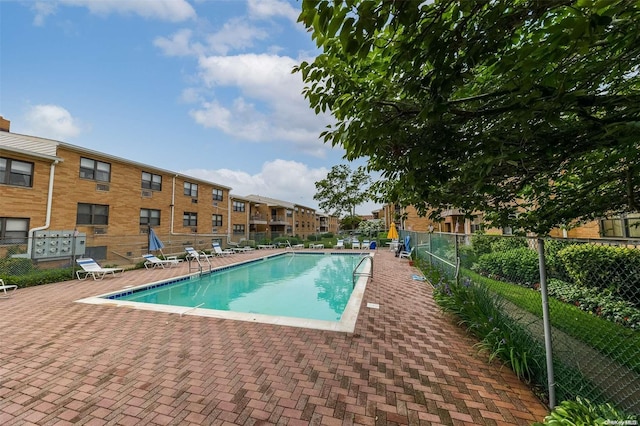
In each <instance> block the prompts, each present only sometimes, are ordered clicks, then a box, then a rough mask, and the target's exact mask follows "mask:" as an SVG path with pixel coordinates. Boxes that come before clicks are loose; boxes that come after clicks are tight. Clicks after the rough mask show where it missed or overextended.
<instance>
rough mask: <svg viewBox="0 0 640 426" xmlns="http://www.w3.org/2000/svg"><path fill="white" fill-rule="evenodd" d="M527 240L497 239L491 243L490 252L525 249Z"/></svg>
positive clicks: (519, 238)
mask: <svg viewBox="0 0 640 426" xmlns="http://www.w3.org/2000/svg"><path fill="white" fill-rule="evenodd" d="M527 247H529V246H528V245H527V239H526V238H524V237H499V238H494V239H493V241H492V242H491V251H493V252H496V251H509V250H515V249H519V248H527Z"/></svg>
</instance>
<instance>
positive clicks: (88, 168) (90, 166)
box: [80, 158, 111, 182]
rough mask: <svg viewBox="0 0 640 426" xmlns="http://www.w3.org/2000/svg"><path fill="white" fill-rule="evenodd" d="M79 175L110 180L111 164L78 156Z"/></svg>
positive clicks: (105, 180) (104, 180)
mask: <svg viewBox="0 0 640 426" xmlns="http://www.w3.org/2000/svg"><path fill="white" fill-rule="evenodd" d="M80 177H81V178H83V179H92V180H99V181H101V182H109V181H111V164H109V163H104V162H102V161H97V160H92V159H90V158H80Z"/></svg>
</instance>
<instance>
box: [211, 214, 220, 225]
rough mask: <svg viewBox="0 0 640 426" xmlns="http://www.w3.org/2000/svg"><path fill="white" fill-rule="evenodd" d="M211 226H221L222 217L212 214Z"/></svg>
mask: <svg viewBox="0 0 640 426" xmlns="http://www.w3.org/2000/svg"><path fill="white" fill-rule="evenodd" d="M211 225H212V226H214V227H216V226H222V215H221V214H214V215H213V216H211Z"/></svg>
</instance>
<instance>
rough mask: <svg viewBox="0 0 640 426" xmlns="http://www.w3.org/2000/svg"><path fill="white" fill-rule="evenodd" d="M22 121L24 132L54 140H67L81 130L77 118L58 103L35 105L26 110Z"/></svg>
mask: <svg viewBox="0 0 640 426" xmlns="http://www.w3.org/2000/svg"><path fill="white" fill-rule="evenodd" d="M24 121H25V126H26V129H25V131H24V133H26V134H30V135H38V136H42V137H46V138H51V139H56V140H67V139H70V138H73V137H75V136H78V135H79V134H80V133H81V132H82V125H81V124H80V122H79V121H78V119H77V118H74V117H72V116H71V113H70V112H69V111H67V110H66V109H65V108H63V107H61V106H58V105H35V106H33V107H31V108H30V109H29V110H28V111H27V113H26V114H25V117H24Z"/></svg>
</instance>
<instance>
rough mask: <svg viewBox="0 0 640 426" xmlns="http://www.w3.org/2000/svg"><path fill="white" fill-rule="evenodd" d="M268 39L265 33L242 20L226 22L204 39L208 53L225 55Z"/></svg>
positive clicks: (236, 19)
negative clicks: (257, 41) (256, 41)
mask: <svg viewBox="0 0 640 426" xmlns="http://www.w3.org/2000/svg"><path fill="white" fill-rule="evenodd" d="M267 37H269V34H268V33H267V31H265V30H263V29H262V28H259V27H257V26H255V25H251V24H249V23H248V22H247V21H246V20H244V19H242V18H233V19H230V20H229V21H227V22H226V23H225V24H224V25H223V26H222V28H221V29H220V30H219V31H217V32H215V33H213V34H210V35H208V36H207V37H206V40H207V45H208V46H209V52H210V53H216V54H220V55H226V54H227V53H229V51H231V50H243V49H246V48H249V47H253V45H254V41H255V40H264V39H266V38H267Z"/></svg>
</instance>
